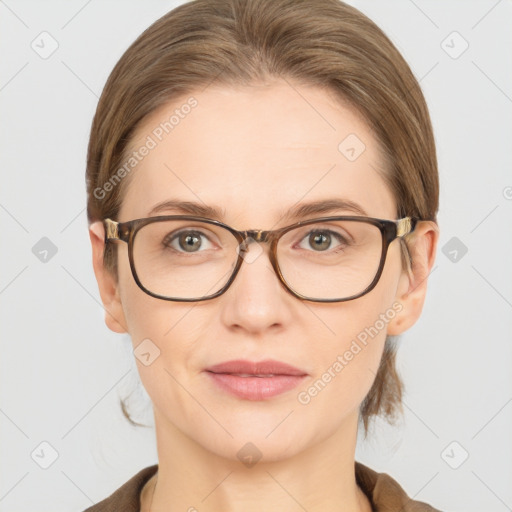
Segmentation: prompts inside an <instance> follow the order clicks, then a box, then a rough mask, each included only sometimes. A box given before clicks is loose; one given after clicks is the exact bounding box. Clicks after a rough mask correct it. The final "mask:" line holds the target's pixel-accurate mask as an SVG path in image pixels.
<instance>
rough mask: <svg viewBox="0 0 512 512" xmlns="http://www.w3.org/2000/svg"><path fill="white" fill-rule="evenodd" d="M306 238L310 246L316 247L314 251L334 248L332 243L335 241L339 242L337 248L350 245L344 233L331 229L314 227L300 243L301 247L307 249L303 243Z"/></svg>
mask: <svg viewBox="0 0 512 512" xmlns="http://www.w3.org/2000/svg"><path fill="white" fill-rule="evenodd" d="M305 240H307V242H306V243H307V244H308V245H309V247H312V248H313V249H315V251H314V252H323V251H327V250H329V249H332V248H333V245H332V244H334V243H335V242H338V245H337V246H336V247H335V248H336V249H337V250H340V249H342V248H343V247H346V246H347V245H348V241H347V239H346V238H345V237H344V236H343V235H341V234H340V233H337V232H336V231H332V230H329V229H314V230H312V231H310V232H309V233H308V234H307V235H306V236H305V237H304V238H303V239H302V240H301V243H300V244H299V246H300V247H301V249H307V247H304V246H303V245H302V243H303V242H304V241H305Z"/></svg>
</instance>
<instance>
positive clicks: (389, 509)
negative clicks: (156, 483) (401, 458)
mask: <svg viewBox="0 0 512 512" xmlns="http://www.w3.org/2000/svg"><path fill="white" fill-rule="evenodd" d="M355 464H356V481H357V484H358V485H359V487H360V488H361V489H362V491H363V492H364V493H365V494H366V496H367V497H368V499H369V500H370V503H371V505H372V510H373V511H374V512H440V511H439V510H438V509H436V508H433V507H431V506H430V505H427V504H426V503H424V502H422V501H414V500H411V499H410V498H409V497H408V496H407V494H406V493H405V491H404V490H403V489H402V487H400V485H399V484H398V483H397V482H396V481H395V480H393V479H392V478H391V477H390V476H389V475H388V474H387V473H377V472H376V471H374V470H373V469H370V468H369V467H367V466H365V465H363V464H361V463H360V462H356V463H355ZM157 469H158V464H155V465H154V466H148V467H147V468H144V469H142V470H141V471H139V472H138V473H137V474H136V475H134V476H133V477H132V478H130V480H128V481H127V482H126V483H125V484H123V485H122V486H121V487H120V488H119V489H117V490H116V491H115V492H114V493H113V494H111V495H110V496H109V497H108V498H106V499H104V500H102V501H100V502H99V503H96V505H93V506H92V507H89V508H88V509H86V510H84V512H140V493H141V491H142V488H143V487H144V485H145V484H146V482H147V481H148V480H149V479H150V478H151V477H152V476H153V475H154V474H155V473H156V471H157Z"/></svg>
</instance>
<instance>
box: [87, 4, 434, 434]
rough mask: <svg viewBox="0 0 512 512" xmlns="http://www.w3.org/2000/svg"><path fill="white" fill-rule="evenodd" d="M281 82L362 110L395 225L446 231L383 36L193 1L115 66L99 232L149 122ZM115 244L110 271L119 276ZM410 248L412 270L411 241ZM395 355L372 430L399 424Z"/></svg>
mask: <svg viewBox="0 0 512 512" xmlns="http://www.w3.org/2000/svg"><path fill="white" fill-rule="evenodd" d="M280 77H283V78H286V79H290V80H294V81H296V82H297V83H302V84H304V85H312V86H317V87H322V88H328V89H329V91H332V92H334V94H336V95H337V97H338V98H339V99H340V101H343V102H348V104H349V105H352V107H353V108H354V109H355V111H356V112H358V113H359V114H360V115H362V116H363V118H364V119H365V120H366V122H367V124H368V126H369V128H370V129H371V130H372V131H373V133H374V134H375V136H376V140H378V142H379V145H380V149H381V153H382V156H383V164H384V165H383V169H384V172H383V174H382V175H383V177H384V179H385V180H386V183H387V184H388V186H389V187H390V190H391V191H392V193H393V195H394V197H395V200H396V204H397V216H398V217H403V216H415V217H418V218H420V219H424V220H432V221H434V222H436V214H437V210H438V201H439V199H438V196H439V183H438V173H437V158H436V149H435V143H434V136H433V131H432V126H431V121H430V116H429V113H428V109H427V105H426V102H425V99H424V97H423V94H422V92H421V88H420V86H419V84H418V82H417V80H416V79H415V77H414V75H413V74H412V71H411V69H410V68H409V66H408V64H407V63H406V62H405V60H404V59H403V57H402V56H401V54H400V53H399V51H398V50H397V49H396V48H395V46H394V45H393V43H392V42H391V41H390V40H389V39H388V37H387V36H386V35H385V34H384V33H383V31H382V30H381V29H380V28H379V27H378V26H377V25H375V23H373V22H372V21H371V20H370V19H369V18H367V17H366V16H365V15H364V14H362V13H361V12H359V11H358V10H357V9H355V8H354V7H351V6H349V5H347V4H345V3H343V2H341V1H339V0H193V1H190V2H187V3H185V4H182V5H180V6H178V7H177V8H175V9H174V10H172V11H170V12H169V13H167V14H166V15H164V16H163V17H161V18H160V19H159V20H157V21H156V22H155V23H153V25H151V26H150V27H149V28H148V29H146V30H145V31H144V32H143V33H142V34H141V35H140V36H139V37H138V38H137V40H136V41H135V42H134V43H133V44H132V45H131V46H130V47H129V48H128V50H127V51H126V52H125V53H124V55H123V56H122V57H121V59H120V60H119V62H118V63H117V64H116V66H115V68H114V69H113V71H112V73H111V74H110V76H109V78H108V80H107V83H106V85H105V88H104V90H103V93H102V95H101V98H100V100H99V103H98V107H97V110H96V114H95V117H94V120H93V124H92V129H91V135H90V141H89V148H88V155H87V172H86V181H87V215H88V220H89V222H93V221H96V220H99V219H103V218H106V217H110V218H112V219H116V218H117V214H118V212H119V209H120V205H121V201H122V199H123V195H124V190H125V188H126V184H127V182H128V180H126V179H125V180H121V181H120V183H119V186H109V187H104V184H106V183H108V182H109V180H112V178H113V177H114V175H115V173H116V172H117V173H118V174H117V177H118V178H119V169H120V168H121V166H122V165H123V162H124V161H125V160H126V152H127V146H128V144H129V143H130V141H131V139H132V137H133V134H134V131H135V129H136V128H137V127H138V126H139V124H140V123H141V121H142V120H143V119H144V118H145V117H146V116H147V115H148V114H150V113H151V112H153V111H154V110H155V109H157V108H158V107H160V106H161V105H163V104H164V103H168V102H169V101H172V100H173V99H176V98H178V97H182V96H183V95H185V94H191V93H192V92H193V91H195V90H197V89H198V88H202V87H206V86H207V85H208V84H210V83H215V84H218V85H225V86H228V87H229V86H238V85H250V84H254V83H256V82H262V81H265V80H267V79H274V78H276V79H278V78H280ZM107 188H108V194H107V193H105V191H106V190H107ZM98 190H101V191H102V192H101V194H99V193H98V192H97V191H98ZM112 245H113V244H107V245H106V248H105V253H104V261H105V265H106V267H107V268H108V269H109V270H110V271H111V272H112V273H113V274H114V275H116V273H117V265H116V255H115V253H114V252H113V248H112ZM402 249H403V250H402V261H403V264H404V265H409V264H410V261H409V258H408V257H407V254H408V252H407V250H406V244H405V243H404V244H402ZM395 350H396V349H395V345H394V343H393V342H392V339H390V338H389V337H388V338H387V339H386V343H385V347H384V353H383V356H382V360H381V364H380V367H379V370H378V372H377V376H376V378H375V381H374V383H373V386H372V388H371V390H370V392H369V393H368V395H367V396H366V398H365V399H364V401H363V403H362V404H361V408H360V414H361V418H362V420H363V423H364V428H365V432H367V431H368V422H369V419H370V417H371V416H373V415H379V414H381V415H383V416H385V417H386V418H387V419H388V420H389V421H390V422H393V420H394V419H395V418H396V416H397V413H398V412H401V410H402V409H401V407H402V406H401V397H402V387H403V385H402V382H401V379H400V377H399V376H398V374H397V372H396V368H395V356H396V352H395ZM122 407H123V412H124V414H125V415H126V416H127V417H128V419H130V417H129V415H128V414H127V413H126V409H125V406H124V404H122ZM130 421H131V419H130ZM133 423H134V422H133Z"/></svg>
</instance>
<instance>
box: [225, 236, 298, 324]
mask: <svg viewBox="0 0 512 512" xmlns="http://www.w3.org/2000/svg"><path fill="white" fill-rule="evenodd" d="M269 249H270V248H269V246H268V244H266V243H260V242H258V241H256V240H255V239H253V238H248V239H247V243H246V244H245V250H244V251H243V252H242V253H241V254H242V255H243V258H244V261H243V262H242V265H241V267H240V269H239V271H238V274H237V275H236V277H235V280H234V281H233V283H232V284H231V286H230V287H229V289H228V290H226V292H225V293H224V294H223V295H222V296H221V297H220V298H222V307H223V309H222V313H221V316H222V321H223V322H224V323H225V324H226V326H228V327H229V326H231V327H234V326H237V327H238V328H239V329H244V330H246V331H248V332H251V333H256V332H260V331H265V330H267V329H269V328H274V329H275V328H276V326H282V325H284V324H285V323H286V322H287V321H288V320H289V316H288V315H289V314H290V312H289V311H290V309H289V300H290V299H293V297H291V296H289V295H288V293H287V291H286V290H285V289H284V287H283V286H282V284H281V282H280V281H279V278H278V276H277V275H276V273H275V271H274V269H273V267H272V264H271V262H270V258H269Z"/></svg>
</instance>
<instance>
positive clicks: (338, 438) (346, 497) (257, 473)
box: [141, 410, 371, 512]
mask: <svg viewBox="0 0 512 512" xmlns="http://www.w3.org/2000/svg"><path fill="white" fill-rule="evenodd" d="M155 425H157V428H156V436H157V449H158V460H159V465H158V472H157V474H156V475H155V476H154V477H153V478H151V480H150V481H149V482H148V484H147V485H146V486H145V488H144V490H143V493H142V495H141V503H142V507H141V510H142V512H161V511H167V512H168V511H173V510H187V511H194V512H195V511H196V510H200V511H201V512H209V511H212V512H213V511H218V510H222V511H225V512H234V511H238V510H244V512H259V511H261V510H265V511H268V512H277V511H282V510H286V511H290V512H295V511H297V512H303V511H304V510H307V511H308V512H316V511H322V512H331V511H332V512H334V511H336V512H349V511H350V512H370V511H371V506H370V503H369V501H368V499H367V497H366V496H365V495H364V493H363V492H362V491H361V490H360V489H359V487H358V486H357V484H356V481H355V469H354V457H355V445H356V436H357V417H354V418H351V419H350V421H347V422H346V424H344V425H343V427H342V428H340V429H339V430H338V431H336V432H335V433H334V434H333V435H331V436H330V437H328V438H326V439H323V440H321V441H319V442H318V443H316V444H313V445H312V446H310V447H309V448H307V449H306V450H303V451H301V452H298V453H295V454H293V455H291V456H289V457H284V458H283V457H276V458H274V459H271V460H268V459H266V461H264V460H265V456H264V455H265V454H264V453H263V457H262V459H261V460H260V461H258V462H257V463H256V464H254V465H252V466H249V465H247V466H246V465H244V464H241V462H240V460H239V459H238V458H237V456H236V453H235V454H234V457H232V458H226V457H224V456H222V455H219V454H218V453H212V452H211V451H209V450H206V449H205V448H204V447H203V446H201V445H200V444H198V443H197V442H195V441H194V440H193V439H191V438H190V437H188V436H186V435H185V434H184V433H183V432H182V431H181V430H179V429H177V428H176V427H175V426H174V425H172V424H169V423H168V422H166V420H165V418H164V417H162V416H160V415H159V414H158V411H156V410H155ZM231 441H232V440H231ZM281 441H282V440H281ZM239 444H240V447H241V446H243V445H244V444H245V443H239ZM290 448H291V449H292V448H293V447H290ZM221 449H222V447H221ZM234 451H235V452H236V451H237V450H234ZM249 451H250V449H249ZM267 451H268V452H269V450H267Z"/></svg>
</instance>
